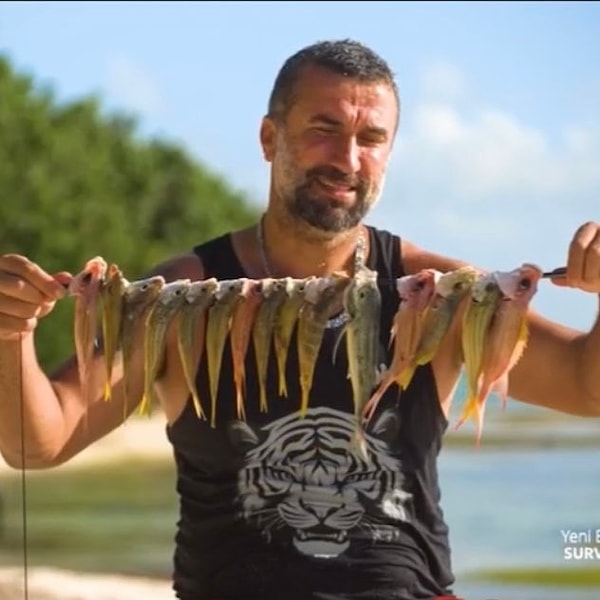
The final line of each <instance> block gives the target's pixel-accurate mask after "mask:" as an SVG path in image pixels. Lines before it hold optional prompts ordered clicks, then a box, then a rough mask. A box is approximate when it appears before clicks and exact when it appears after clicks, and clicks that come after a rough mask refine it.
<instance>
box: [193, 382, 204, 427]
mask: <svg viewBox="0 0 600 600" xmlns="http://www.w3.org/2000/svg"><path fill="white" fill-rule="evenodd" d="M190 393H191V395H192V403H193V405H194V410H195V411H196V416H197V417H198V418H199V419H202V420H204V421H205V420H206V413H205V412H204V409H203V408H202V403H201V402H200V398H199V397H198V392H197V391H196V389H195V388H192V389H191V390H190Z"/></svg>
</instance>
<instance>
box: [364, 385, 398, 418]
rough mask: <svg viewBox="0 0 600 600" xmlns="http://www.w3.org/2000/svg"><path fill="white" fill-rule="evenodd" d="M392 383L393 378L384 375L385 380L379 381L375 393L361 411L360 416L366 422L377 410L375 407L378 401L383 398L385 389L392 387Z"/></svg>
mask: <svg viewBox="0 0 600 600" xmlns="http://www.w3.org/2000/svg"><path fill="white" fill-rule="evenodd" d="M393 382H394V380H393V378H392V377H390V376H387V375H386V376H385V378H384V379H383V380H382V381H381V383H380V384H379V386H378V387H377V389H376V390H375V392H374V393H373V395H372V396H371V397H370V398H369V400H368V402H367V403H366V404H365V406H364V408H363V410H362V416H363V418H364V419H365V420H366V421H367V422H368V421H369V420H370V419H371V417H372V416H373V413H374V412H375V410H376V409H377V405H378V404H379V401H380V400H381V398H382V397H383V395H384V394H385V392H386V391H387V389H388V388H389V387H390V385H392V383H393Z"/></svg>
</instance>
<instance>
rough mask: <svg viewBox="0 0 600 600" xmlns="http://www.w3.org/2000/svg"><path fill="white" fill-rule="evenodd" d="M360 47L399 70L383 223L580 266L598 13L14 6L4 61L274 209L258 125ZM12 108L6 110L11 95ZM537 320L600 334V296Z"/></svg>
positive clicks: (594, 112) (599, 148) (0, 14)
mask: <svg viewBox="0 0 600 600" xmlns="http://www.w3.org/2000/svg"><path fill="white" fill-rule="evenodd" d="M333 38H353V39H357V40H359V41H362V42H364V43H366V44H368V45H370V46H371V47H372V48H373V49H374V50H376V51H377V52H379V53H380V54H381V55H382V56H383V57H384V58H385V59H386V60H387V61H388V63H389V64H390V67H391V68H392V70H393V71H394V73H395V74H396V77H397V82H398V86H399V89H400V94H401V101H402V114H401V124H400V129H399V132H398V138H397V140H396V142H395V146H394V152H393V156H392V160H391V162H390V166H389V170H388V175H387V179H386V186H385V189H384V192H383V194H382V197H381V199H380V201H379V203H378V204H377V206H376V207H375V208H374V209H373V211H372V213H371V214H370V215H369V217H368V222H369V223H370V224H372V225H374V226H376V227H380V228H383V229H388V230H390V231H393V232H394V233H397V234H398V235H400V236H402V237H405V238H406V239H408V240H410V241H412V242H414V243H416V244H418V245H419V246H422V247H424V248H428V249H430V250H433V251H436V252H440V253H443V254H446V255H449V256H454V257H457V258H460V259H463V260H466V261H469V262H471V263H473V264H476V265H478V266H480V267H482V268H486V269H498V270H509V269H513V268H515V267H517V266H518V265H519V264H521V263H522V262H535V263H537V264H539V265H540V266H541V267H542V268H544V269H551V268H554V267H557V266H561V265H564V264H565V261H566V256H567V251H568V245H569V242H570V241H571V238H572V236H573V235H574V233H575V230H576V229H577V227H578V226H579V225H581V224H582V223H584V222H586V221H590V220H592V221H594V220H595V221H600V66H599V65H600V4H599V3H595V2H547V3H546V2H514V3H511V2H481V3H477V2H469V3H462V2H414V3H413V2H381V3H380V2H351V3H349V2H343V3H342V2H340V3H335V2H273V3H266V2H245V3H243V4H241V3H238V2H152V3H149V2H148V3H146V2H69V3H68V5H67V4H66V3H61V2H2V3H0V53H2V54H4V55H6V56H8V57H9V58H10V59H11V60H12V62H13V64H14V66H15V67H16V68H17V69H18V70H20V71H21V72H27V73H29V74H30V75H33V76H34V77H35V78H36V80H37V81H38V83H40V84H43V85H46V86H48V85H49V86H51V87H52V89H53V90H54V93H55V95H56V97H57V99H58V100H59V101H69V100H73V99H76V98H80V97H82V96H86V95H89V94H92V93H94V94H99V95H100V96H101V98H102V99H103V106H104V107H105V110H106V111H116V110H118V111H130V112H133V113H134V114H135V115H136V116H137V117H138V120H139V124H140V125H139V131H140V134H141V135H144V136H161V137H163V138H166V139H169V140H171V141H175V142H178V143H181V144H182V145H184V146H185V147H186V148H187V149H188V150H189V151H190V152H191V153H192V154H193V156H194V157H195V158H196V159H197V160H199V161H201V162H202V163H203V164H205V165H206V166H207V167H209V168H210V169H211V170H213V171H215V172H217V173H219V174H221V175H222V176H224V177H226V178H227V179H228V180H229V182H230V183H231V185H232V186H233V187H235V188H236V189H239V190H242V191H244V192H246V193H247V194H248V196H249V197H250V198H251V199H252V201H253V202H254V203H256V204H257V205H258V206H265V205H266V197H267V192H268V174H269V172H268V165H267V164H266V163H265V162H264V161H263V158H262V155H261V152H260V147H259V142H258V128H259V124H260V119H261V117H262V116H263V114H264V112H265V109H266V103H267V98H268V95H269V93H270V91H271V87H272V84H273V81H274V78H275V76H276V74H277V71H278V69H279V68H280V67H281V65H282V64H283V62H284V61H285V59H286V58H287V57H288V56H289V55H291V54H292V53H294V52H295V51H296V50H298V49H300V48H301V47H303V46H305V45H308V44H310V43H313V42H315V41H317V40H322V39H333ZM0 101H1V99H0ZM532 305H533V307H534V308H535V309H536V310H538V311H539V312H541V313H542V314H544V315H545V316H547V317H548V318H551V319H553V320H557V321H559V322H561V323H563V324H565V325H568V326H571V327H575V328H578V329H588V328H589V327H590V326H591V325H592V323H593V320H594V318H595V316H596V313H597V305H598V303H597V299H596V297H594V296H593V295H591V294H586V293H584V292H580V291H577V290H571V289H562V288H557V287H556V286H553V284H552V283H550V282H549V281H542V282H541V283H540V284H539V287H538V291H537V294H536V295H535V297H534V299H533V303H532Z"/></svg>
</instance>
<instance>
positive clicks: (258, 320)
mask: <svg viewBox="0 0 600 600" xmlns="http://www.w3.org/2000/svg"><path fill="white" fill-rule="evenodd" d="M289 282H291V279H290V278H284V279H272V278H268V279H264V280H263V283H262V289H261V294H262V296H263V300H262V302H261V304H260V306H259V308H258V312H257V313H256V316H255V318H254V324H253V326H252V340H253V343H254V354H255V356H256V374H257V377H258V387H259V394H260V403H259V406H260V410H261V411H262V412H266V411H267V410H268V402H267V371H268V368H269V358H270V355H271V342H272V341H273V329H274V327H275V322H276V320H277V312H278V310H279V308H280V307H281V305H282V304H283V302H284V301H285V299H286V296H287V294H288V289H289Z"/></svg>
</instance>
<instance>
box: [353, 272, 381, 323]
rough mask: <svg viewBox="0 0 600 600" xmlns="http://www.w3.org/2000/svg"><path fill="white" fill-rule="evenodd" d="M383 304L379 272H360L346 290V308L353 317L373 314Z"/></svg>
mask: <svg viewBox="0 0 600 600" xmlns="http://www.w3.org/2000/svg"><path fill="white" fill-rule="evenodd" d="M380 304H381V293H380V291H379V286H378V284H377V272H375V271H371V272H370V273H366V272H365V271H362V272H358V273H356V275H355V276H354V277H353V278H352V279H351V280H350V281H349V285H347V287H345V290H344V306H345V309H346V312H348V314H349V315H351V316H352V317H355V316H356V315H359V314H371V313H372V312H373V311H375V310H376V309H377V308H378V307H379V306H380Z"/></svg>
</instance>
